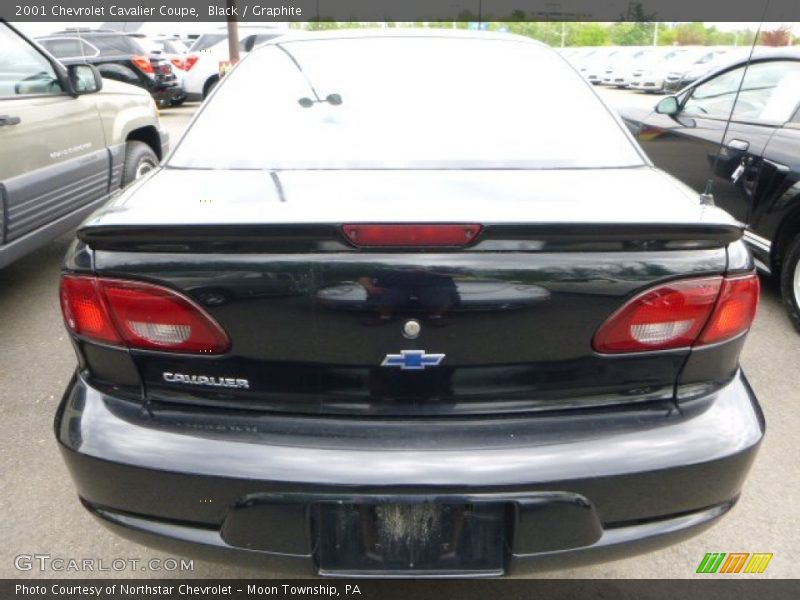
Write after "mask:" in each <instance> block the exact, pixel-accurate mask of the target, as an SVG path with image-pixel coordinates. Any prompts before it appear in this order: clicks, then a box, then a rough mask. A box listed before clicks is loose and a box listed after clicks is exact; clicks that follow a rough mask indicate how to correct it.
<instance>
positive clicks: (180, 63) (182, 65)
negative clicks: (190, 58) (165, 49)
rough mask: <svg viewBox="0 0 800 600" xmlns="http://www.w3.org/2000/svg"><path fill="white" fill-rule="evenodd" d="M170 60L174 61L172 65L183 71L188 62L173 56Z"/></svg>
mask: <svg viewBox="0 0 800 600" xmlns="http://www.w3.org/2000/svg"><path fill="white" fill-rule="evenodd" d="M169 60H170V62H171V63H172V66H173V67H175V68H176V69H180V70H181V71H183V70H184V69H185V68H186V66H185V64H186V63H185V62H184V61H183V59H182V58H179V57H177V56H173V57H172V58H170V59H169Z"/></svg>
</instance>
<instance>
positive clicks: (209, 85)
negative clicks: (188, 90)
mask: <svg viewBox="0 0 800 600" xmlns="http://www.w3.org/2000/svg"><path fill="white" fill-rule="evenodd" d="M218 83H219V77H216V76H214V77H212V78H211V79H209V80H208V81H206V84H205V85H204V86H203V100H205V99H206V98H208V95H209V94H210V93H211V92H213V91H214V88H215V87H217V84H218Z"/></svg>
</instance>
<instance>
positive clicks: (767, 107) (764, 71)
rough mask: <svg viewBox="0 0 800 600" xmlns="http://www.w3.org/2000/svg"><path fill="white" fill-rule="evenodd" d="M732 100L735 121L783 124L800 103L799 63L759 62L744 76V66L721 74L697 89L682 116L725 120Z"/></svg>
mask: <svg viewBox="0 0 800 600" xmlns="http://www.w3.org/2000/svg"><path fill="white" fill-rule="evenodd" d="M742 77H744V81H742ZM740 84H741V91H740V90H739V86H740ZM737 92H738V98H737ZM734 101H735V102H736V109H735V110H734V111H733V119H734V120H735V121H743V122H757V123H767V124H772V123H785V122H786V121H788V120H789V118H791V116H792V115H793V114H794V112H795V110H796V109H797V105H798V103H800V61H778V60H776V61H768V62H760V63H755V64H753V65H751V66H750V67H749V68H748V69H747V71H746V73H745V68H744V67H740V68H737V69H733V70H731V71H727V72H725V73H722V74H721V75H719V76H717V77H714V78H713V79H710V80H709V81H707V82H705V83H703V84H701V85H699V86H697V88H696V89H695V90H694V92H692V95H691V96H690V97H689V98H688V100H687V101H686V104H685V105H684V113H685V114H687V115H695V116H703V117H706V118H711V119H728V118H729V116H730V114H731V107H732V106H733V103H734Z"/></svg>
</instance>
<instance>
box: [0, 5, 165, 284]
mask: <svg viewBox="0 0 800 600" xmlns="http://www.w3.org/2000/svg"><path fill="white" fill-rule="evenodd" d="M168 139H169V137H168V134H167V132H166V131H164V130H162V129H161V127H160V124H159V120H158V110H157V108H156V106H155V105H154V104H153V100H152V99H151V98H150V96H149V95H148V94H147V93H146V92H144V91H143V90H142V89H140V88H137V87H134V86H131V85H127V84H123V83H119V82H116V81H108V80H104V79H101V78H100V74H99V72H98V71H97V70H96V69H95V68H94V67H92V66H87V65H83V64H72V65H70V66H68V67H64V66H63V65H61V63H59V62H58V61H57V60H56V59H55V58H53V57H52V56H51V55H49V54H48V53H47V52H46V51H45V50H44V49H43V48H41V47H39V46H37V45H36V44H35V43H34V42H31V41H30V40H28V39H26V38H25V37H24V36H23V35H22V34H21V33H20V32H19V31H17V30H16V29H14V28H13V27H12V26H10V25H9V24H7V23H5V22H2V21H0V268H2V267H4V266H6V265H8V264H9V263H10V262H12V261H14V260H16V259H17V258H20V257H21V256H23V255H25V254H27V253H28V252H31V251H32V250H34V249H36V248H38V247H39V246H42V245H44V244H45V243H47V242H49V241H50V240H52V239H54V238H56V237H58V236H59V235H61V234H63V233H65V232H67V231H69V230H70V229H72V228H73V227H75V226H76V225H77V224H78V223H80V222H81V221H82V220H83V219H84V218H85V217H86V215H88V214H89V213H90V212H91V211H93V210H94V209H96V208H97V207H98V206H99V205H101V204H102V203H103V202H105V201H106V200H108V198H109V197H110V195H111V194H112V193H114V192H116V191H117V190H118V189H119V188H120V187H124V186H125V185H127V184H129V183H131V182H132V181H133V180H134V179H136V178H138V177H140V176H142V175H144V174H145V173H147V172H148V171H151V170H153V169H154V168H155V167H156V166H157V165H158V162H159V160H160V159H161V157H163V156H164V154H165V153H166V150H167V147H168Z"/></svg>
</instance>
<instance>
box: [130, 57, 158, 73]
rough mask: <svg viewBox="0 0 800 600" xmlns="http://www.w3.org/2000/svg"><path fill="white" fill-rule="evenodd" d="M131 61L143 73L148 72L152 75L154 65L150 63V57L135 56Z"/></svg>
mask: <svg viewBox="0 0 800 600" xmlns="http://www.w3.org/2000/svg"><path fill="white" fill-rule="evenodd" d="M131 62H132V63H133V64H134V65H135V66H136V68H137V69H139V70H140V71H141V72H142V73H147V74H148V75H152V74H153V73H154V71H153V65H152V64H151V63H150V59H149V58H147V57H146V56H133V57H131Z"/></svg>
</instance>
